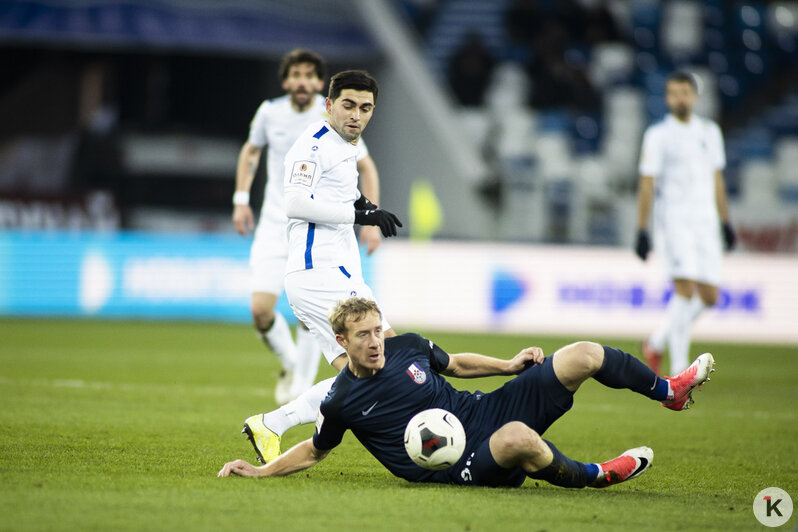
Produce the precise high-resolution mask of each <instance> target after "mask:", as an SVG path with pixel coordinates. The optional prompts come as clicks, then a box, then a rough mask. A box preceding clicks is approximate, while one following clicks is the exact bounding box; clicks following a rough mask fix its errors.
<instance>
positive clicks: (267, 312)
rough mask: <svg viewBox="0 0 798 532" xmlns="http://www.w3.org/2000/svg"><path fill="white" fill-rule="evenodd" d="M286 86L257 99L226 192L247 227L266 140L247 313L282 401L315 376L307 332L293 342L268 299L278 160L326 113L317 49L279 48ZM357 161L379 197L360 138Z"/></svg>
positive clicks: (282, 242) (272, 293)
mask: <svg viewBox="0 0 798 532" xmlns="http://www.w3.org/2000/svg"><path fill="white" fill-rule="evenodd" d="M278 74H279V78H280V81H281V83H282V88H283V89H284V90H285V91H286V94H285V95H284V96H282V97H280V98H275V99H272V100H266V101H264V102H263V103H262V104H261V105H260V107H259V108H258V110H257V112H256V114H255V117H254V118H253V120H252V124H251V125H250V132H249V138H248V140H247V142H246V143H244V146H243V147H242V148H241V153H240V155H239V159H238V168H237V172H236V192H235V194H234V196H233V204H234V207H233V222H234V223H235V227H236V230H237V231H238V232H239V233H241V234H242V235H247V234H248V233H249V231H251V230H252V228H253V226H254V216H253V213H252V209H251V208H250V205H249V190H250V187H251V186H252V182H253V180H254V177H255V171H256V170H257V167H258V163H259V161H260V156H261V152H262V150H263V148H264V146H266V145H267V144H268V145H269V149H268V155H267V169H268V180H267V183H266V191H265V195H264V201H263V207H262V209H261V216H260V219H259V221H258V226H257V229H256V230H255V238H254V240H253V242H252V248H251V251H250V269H251V272H252V278H251V290H252V305H251V310H252V318H253V322H254V325H255V329H256V331H257V332H258V336H259V337H260V338H261V339H262V340H263V342H264V343H265V344H266V345H268V346H269V347H270V348H271V349H272V351H274V352H275V354H277V356H278V357H279V359H280V362H281V363H282V366H283V374H282V376H281V378H280V380H279V381H278V386H277V388H276V390H275V398H276V400H277V402H278V403H279V404H284V403H286V402H288V401H290V400H291V399H293V398H295V397H297V396H298V395H299V394H300V393H301V392H303V391H304V390H306V389H307V388H309V387H310V386H311V385H312V384H313V381H314V380H315V378H316V372H317V370H318V364H319V358H320V351H319V347H318V344H317V343H316V341H315V339H314V338H313V335H312V334H311V333H310V332H309V331H308V330H307V329H306V328H304V327H299V328H298V329H297V340H296V344H294V341H293V339H292V337H291V332H290V330H289V329H288V324H287V323H286V320H285V318H284V317H283V316H282V315H280V314H279V313H276V312H275V310H274V307H275V304H276V303H277V299H278V298H279V296H280V294H281V293H282V292H283V279H284V276H285V263H286V260H287V257H288V247H287V246H288V243H287V239H286V224H287V222H288V219H287V218H286V216H285V206H284V200H283V160H284V158H285V153H286V152H287V151H288V149H289V148H290V147H291V145H292V144H293V143H294V141H295V140H296V138H297V136H299V134H300V133H301V132H302V131H303V130H304V129H305V128H306V127H307V126H308V124H310V123H313V122H316V121H318V120H321V119H323V118H324V117H326V116H327V111H326V109H325V105H324V97H323V96H321V95H319V94H318V93H319V91H321V90H322V88H323V87H324V78H325V77H326V65H325V64H324V60H323V59H322V58H321V57H319V56H318V55H317V54H315V53H313V52H311V51H309V50H303V49H297V50H293V51H291V52H289V53H288V54H286V55H285V56H284V57H283V59H282V62H281V64H280V68H279V71H278ZM357 157H358V162H357V168H358V171H359V173H360V177H361V180H362V183H361V186H362V188H363V190H364V191H365V192H366V193H368V194H370V196H371V197H374V198H375V201H378V200H379V181H378V176H377V170H376V167H375V165H374V162H373V161H372V159H371V157H369V155H368V150H367V149H366V148H365V145H364V144H363V143H361V146H360V152H359V153H358V156H357ZM361 240H362V241H363V242H364V243H366V245H367V246H368V252H369V253H371V252H373V251H374V250H375V249H376V248H377V247H378V246H379V244H380V241H381V236H380V232H379V230H377V229H376V228H373V227H369V228H364V230H363V231H361Z"/></svg>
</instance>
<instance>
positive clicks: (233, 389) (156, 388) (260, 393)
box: [0, 377, 271, 397]
mask: <svg viewBox="0 0 798 532" xmlns="http://www.w3.org/2000/svg"><path fill="white" fill-rule="evenodd" d="M9 385H12V386H29V387H37V388H72V389H88V390H101V391H117V392H164V393H176V392H180V393H191V394H195V395H203V396H207V395H213V396H230V395H253V396H256V397H266V396H268V395H270V393H271V389H270V388H269V389H267V388H266V387H244V386H240V385H236V386H192V385H189V384H177V383H174V384H156V383H130V382H102V381H84V380H80V379H10V378H8V377H0V386H9Z"/></svg>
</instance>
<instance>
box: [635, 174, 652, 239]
mask: <svg viewBox="0 0 798 532" xmlns="http://www.w3.org/2000/svg"><path fill="white" fill-rule="evenodd" d="M653 200H654V178H653V177H651V176H640V181H639V184H638V189H637V228H638V229H646V228H647V227H648V219H649V216H650V214H651V204H652V203H653Z"/></svg>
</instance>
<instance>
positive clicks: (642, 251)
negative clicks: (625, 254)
mask: <svg viewBox="0 0 798 532" xmlns="http://www.w3.org/2000/svg"><path fill="white" fill-rule="evenodd" d="M649 251H651V242H650V241H649V239H648V231H646V230H645V229H640V230H639V231H638V232H637V242H635V253H637V256H638V257H640V260H646V257H648V252H649Z"/></svg>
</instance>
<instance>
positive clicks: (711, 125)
mask: <svg viewBox="0 0 798 532" xmlns="http://www.w3.org/2000/svg"><path fill="white" fill-rule="evenodd" d="M693 116H694V117H695V118H696V119H697V120H698V123H699V124H701V126H702V127H704V128H706V129H708V130H710V131H712V132H718V133H719V132H720V126H719V125H718V123H717V122H715V121H714V120H712V119H711V118H708V117H706V116H700V115H693Z"/></svg>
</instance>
